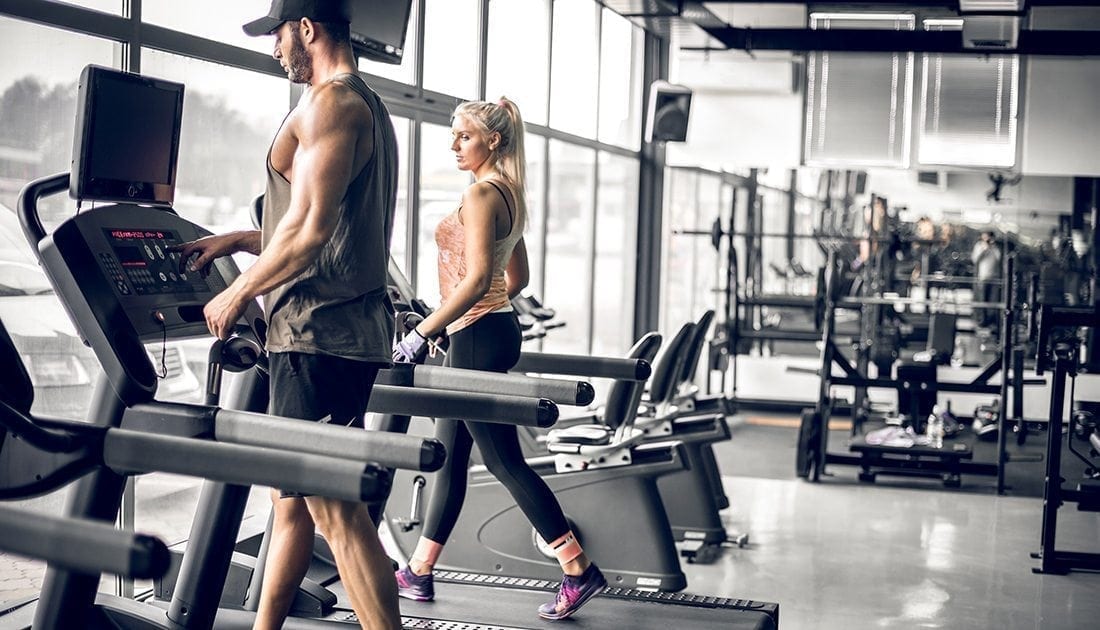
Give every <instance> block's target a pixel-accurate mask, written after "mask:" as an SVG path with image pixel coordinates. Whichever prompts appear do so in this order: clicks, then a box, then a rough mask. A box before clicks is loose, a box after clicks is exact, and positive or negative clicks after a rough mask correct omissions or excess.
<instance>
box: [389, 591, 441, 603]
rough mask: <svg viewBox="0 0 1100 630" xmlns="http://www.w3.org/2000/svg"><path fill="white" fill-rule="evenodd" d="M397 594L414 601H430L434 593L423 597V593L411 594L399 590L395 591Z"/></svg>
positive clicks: (433, 597)
mask: <svg viewBox="0 0 1100 630" xmlns="http://www.w3.org/2000/svg"><path fill="white" fill-rule="evenodd" d="M397 596H398V597H400V598H402V599H411V600H412V601H414V602H430V601H432V600H434V599H435V596H434V595H432V596H431V597H424V596H423V595H413V594H412V593H402V592H401V591H398V592H397Z"/></svg>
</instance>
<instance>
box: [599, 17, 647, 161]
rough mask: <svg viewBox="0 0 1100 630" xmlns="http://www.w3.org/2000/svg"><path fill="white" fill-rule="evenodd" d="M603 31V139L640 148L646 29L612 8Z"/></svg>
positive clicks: (601, 93) (601, 32)
mask: <svg viewBox="0 0 1100 630" xmlns="http://www.w3.org/2000/svg"><path fill="white" fill-rule="evenodd" d="M602 16H603V28H602V29H601V30H600V119H599V125H600V132H599V139H600V141H601V142H607V143H610V144H618V145H621V146H625V147H629V148H632V149H637V148H638V147H639V146H640V144H641V128H642V49H643V48H644V45H645V38H644V37H643V32H642V30H641V29H639V28H638V27H636V26H634V25H633V24H631V23H630V22H628V21H627V20H626V18H624V17H622V16H620V15H618V14H617V13H615V12H614V11H611V10H610V9H604V10H603V13H602Z"/></svg>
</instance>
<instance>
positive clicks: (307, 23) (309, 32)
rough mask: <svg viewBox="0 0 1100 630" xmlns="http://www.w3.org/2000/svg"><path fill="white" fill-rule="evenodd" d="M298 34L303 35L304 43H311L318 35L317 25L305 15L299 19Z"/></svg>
mask: <svg viewBox="0 0 1100 630" xmlns="http://www.w3.org/2000/svg"><path fill="white" fill-rule="evenodd" d="M298 34H299V35H301V36H302V43H310V42H312V41H313V39H314V37H316V36H317V25H316V24H314V23H313V20H311V19H309V18H307V17H304V18H302V19H301V20H299V21H298Z"/></svg>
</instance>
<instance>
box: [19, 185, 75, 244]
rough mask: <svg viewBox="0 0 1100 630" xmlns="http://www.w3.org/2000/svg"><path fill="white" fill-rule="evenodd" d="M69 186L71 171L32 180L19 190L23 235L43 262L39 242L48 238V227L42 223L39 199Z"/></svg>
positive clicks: (20, 220) (20, 221) (20, 219)
mask: <svg viewBox="0 0 1100 630" xmlns="http://www.w3.org/2000/svg"><path fill="white" fill-rule="evenodd" d="M68 187H69V173H67V172H65V173H56V174H54V175H47V176H45V177H40V178H38V179H36V180H33V181H31V182H30V183H29V184H27V185H26V186H24V187H23V189H22V190H20V191H19V198H18V200H17V202H16V204H15V205H16V212H18V214H19V223H20V225H22V226H23V235H24V236H25V237H26V238H27V242H29V243H31V244H32V245H33V247H31V249H32V250H34V257H35V258H36V259H37V260H38V261H39V262H42V254H41V253H40V252H39V251H38V244H39V243H41V242H42V239H44V238H46V228H45V227H44V226H43V225H42V218H41V217H39V216H38V200H39V199H41V198H43V197H45V196H47V195H55V194H57V193H59V192H61V191H62V190H65V189H66V188H68Z"/></svg>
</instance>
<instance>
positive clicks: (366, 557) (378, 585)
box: [306, 497, 401, 630]
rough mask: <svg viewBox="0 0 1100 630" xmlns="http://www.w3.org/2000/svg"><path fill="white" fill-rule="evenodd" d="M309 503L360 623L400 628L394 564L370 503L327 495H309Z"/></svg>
mask: <svg viewBox="0 0 1100 630" xmlns="http://www.w3.org/2000/svg"><path fill="white" fill-rule="evenodd" d="M306 504H307V505H308V506H309V511H310V513H311V514H312V515H313V519H314V521H315V522H316V523H317V527H318V529H320V531H321V534H322V535H323V536H324V537H325V540H326V541H327V542H328V546H329V548H330V549H332V555H333V557H334V558H335V559H336V568H337V570H338V571H339V572H340V581H341V583H342V584H343V585H344V588H345V589H346V590H347V592H348V597H349V598H350V599H351V607H352V609H353V610H354V611H355V614H356V616H358V617H359V624H360V625H361V626H362V627H363V628H369V629H370V630H400V629H401V613H400V611H399V608H398V604H397V580H395V579H394V576H393V564H392V563H391V562H390V559H389V556H387V555H386V550H385V549H383V548H382V543H381V542H380V541H379V540H378V530H376V529H375V527H374V522H373V521H371V518H370V513H369V512H368V511H367V506H366V505H365V504H363V503H351V502H347V501H338V500H336V499H328V498H325V497H307V498H306Z"/></svg>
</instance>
